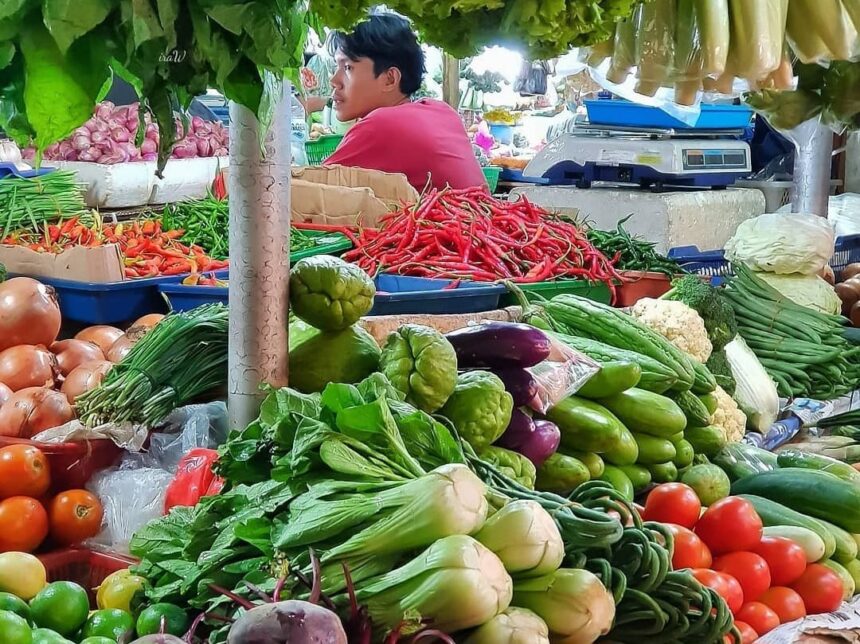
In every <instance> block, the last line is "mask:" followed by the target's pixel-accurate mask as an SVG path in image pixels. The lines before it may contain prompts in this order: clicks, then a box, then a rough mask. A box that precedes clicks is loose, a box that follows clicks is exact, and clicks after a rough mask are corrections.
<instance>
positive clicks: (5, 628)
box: [0, 610, 33, 644]
mask: <svg viewBox="0 0 860 644" xmlns="http://www.w3.org/2000/svg"><path fill="white" fill-rule="evenodd" d="M0 642H3V644H33V632H32V631H31V630H30V627H29V626H28V625H27V621H26V620H25V619H24V618H23V617H21V616H20V615H16V614H15V613H13V612H12V611H10V610H0Z"/></svg>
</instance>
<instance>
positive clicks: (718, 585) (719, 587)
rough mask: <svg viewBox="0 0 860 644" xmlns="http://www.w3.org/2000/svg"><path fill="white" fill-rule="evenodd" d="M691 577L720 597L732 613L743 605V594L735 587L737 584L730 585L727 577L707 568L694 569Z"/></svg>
mask: <svg viewBox="0 0 860 644" xmlns="http://www.w3.org/2000/svg"><path fill="white" fill-rule="evenodd" d="M693 577H695V578H696V579H697V580H698V582H699V583H700V584H702V585H703V586H705V587H706V588H710V589H711V590H713V591H714V592H716V593H717V594H718V595H719V596H720V597H722V598H723V600H724V601H725V602H726V605H727V606H728V607H729V610H731V611H732V612H733V613H734V611H736V610H737V609H739V608H740V607H741V604H742V603H743V593H742V592H740V587H739V586H737V582H735V585H731V582H729V581H728V578H727V575H723V574H720V573H718V572H716V571H713V570H710V569H708V568H696V569H695V570H693Z"/></svg>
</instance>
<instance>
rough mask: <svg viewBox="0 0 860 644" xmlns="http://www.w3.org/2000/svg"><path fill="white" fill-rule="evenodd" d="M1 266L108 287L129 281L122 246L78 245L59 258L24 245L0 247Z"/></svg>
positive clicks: (15, 271) (12, 270)
mask: <svg viewBox="0 0 860 644" xmlns="http://www.w3.org/2000/svg"><path fill="white" fill-rule="evenodd" d="M0 264H3V265H4V266H5V267H6V270H7V271H9V272H10V273H19V274H21V275H29V276H31V277H47V278H54V279H65V280H76V281H79V282H94V283H99V284H105V283H108V282H121V281H123V280H124V279H125V274H124V271H123V262H122V255H121V253H120V251H119V246H118V245H116V244H108V245H106V246H99V247H96V248H89V247H87V246H74V247H72V248H69V249H68V250H65V251H63V252H62V253H60V254H59V255H54V254H52V253H38V252H36V251H34V250H30V249H29V248H24V247H23V246H2V245H0Z"/></svg>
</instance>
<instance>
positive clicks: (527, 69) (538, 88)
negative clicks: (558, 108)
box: [514, 61, 549, 96]
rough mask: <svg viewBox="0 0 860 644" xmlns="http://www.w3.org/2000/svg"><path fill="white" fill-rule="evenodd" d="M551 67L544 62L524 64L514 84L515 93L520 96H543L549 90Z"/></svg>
mask: <svg viewBox="0 0 860 644" xmlns="http://www.w3.org/2000/svg"><path fill="white" fill-rule="evenodd" d="M548 77H549V67H548V66H547V64H546V63H545V62H543V61H538V62H536V63H527V62H526V63H523V67H522V69H521V70H520V75H519V76H518V77H517V80H516V81H515V82H514V91H515V92H517V93H518V94H519V95H520V96H543V95H544V94H546V90H547V79H548Z"/></svg>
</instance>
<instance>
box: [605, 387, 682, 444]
mask: <svg viewBox="0 0 860 644" xmlns="http://www.w3.org/2000/svg"><path fill="white" fill-rule="evenodd" d="M600 404H601V405H603V406H604V407H606V408H607V409H608V410H609V411H611V412H612V413H613V414H615V416H616V417H617V418H618V420H620V421H621V422H622V423H624V425H625V426H626V427H627V428H628V429H630V431H633V432H637V433H640V434H650V435H652V436H658V437H660V438H669V437H670V436H672V435H674V434H677V433H678V432H682V431H684V428H685V427H686V426H687V417H686V416H684V412H683V411H681V408H680V407H678V405H676V404H675V402H674V401H673V400H672V399H671V398H667V397H666V396H661V395H660V394H654V393H651V392H650V391H645V390H644V389H635V388H634V389H628V390H627V391H622V392H621V393H620V394H617V395H615V396H609V397H606V398H601V399H600Z"/></svg>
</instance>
